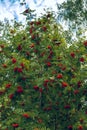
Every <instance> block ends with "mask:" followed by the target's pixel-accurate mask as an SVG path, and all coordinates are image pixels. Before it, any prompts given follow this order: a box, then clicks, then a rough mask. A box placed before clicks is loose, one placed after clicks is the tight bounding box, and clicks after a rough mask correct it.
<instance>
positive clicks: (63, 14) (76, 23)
mask: <svg viewBox="0 0 87 130" xmlns="http://www.w3.org/2000/svg"><path fill="white" fill-rule="evenodd" d="M57 7H58V21H59V22H60V23H61V22H65V26H66V25H67V26H68V30H69V33H68V34H67V35H68V40H69V41H70V42H72V40H73V36H75V37H76V38H77V39H78V37H83V36H84V34H85V32H86V31H87V29H86V27H87V1H86V0H66V1H64V2H63V3H62V4H57ZM66 33H67V31H66ZM70 39H71V40H70ZM69 41H68V42H69Z"/></svg>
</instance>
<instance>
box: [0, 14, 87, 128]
mask: <svg viewBox="0 0 87 130" xmlns="http://www.w3.org/2000/svg"><path fill="white" fill-rule="evenodd" d="M7 34H9V35H8V37H7V40H1V41H0V59H1V60H0V112H1V115H0V116H1V124H0V129H1V130H14V129H17V130H42V129H44V130H45V129H46V130H47V129H48V130H49V129H50V130H58V129H59V130H72V129H75V130H77V129H78V130H86V129H87V104H85V101H86V95H87V82H86V75H87V73H86V72H85V69H86V68H85V66H86V65H87V41H85V42H83V40H79V42H76V44H72V45H71V46H68V44H67V43H66V40H65V38H64V32H63V29H62V27H61V26H60V25H58V24H57V23H56V21H55V18H54V15H53V13H51V12H49V13H47V14H45V15H43V16H42V17H41V18H38V19H34V20H33V21H28V22H27V25H26V27H25V28H24V29H21V30H20V29H19V27H17V26H16V28H15V29H14V28H13V29H12V28H9V31H8V33H7Z"/></svg>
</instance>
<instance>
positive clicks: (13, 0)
mask: <svg viewBox="0 0 87 130" xmlns="http://www.w3.org/2000/svg"><path fill="white" fill-rule="evenodd" d="M63 1H64V0H25V2H26V4H24V6H21V5H20V3H22V2H23V0H0V21H3V20H4V19H5V18H7V19H8V20H12V19H16V20H17V21H22V22H23V21H25V17H24V16H23V15H22V14H21V13H22V12H23V11H24V10H25V9H26V8H28V7H29V8H30V9H33V10H36V14H37V16H40V15H41V13H43V9H44V8H52V10H53V11H55V12H56V11H57V6H56V3H62V2H63Z"/></svg>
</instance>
